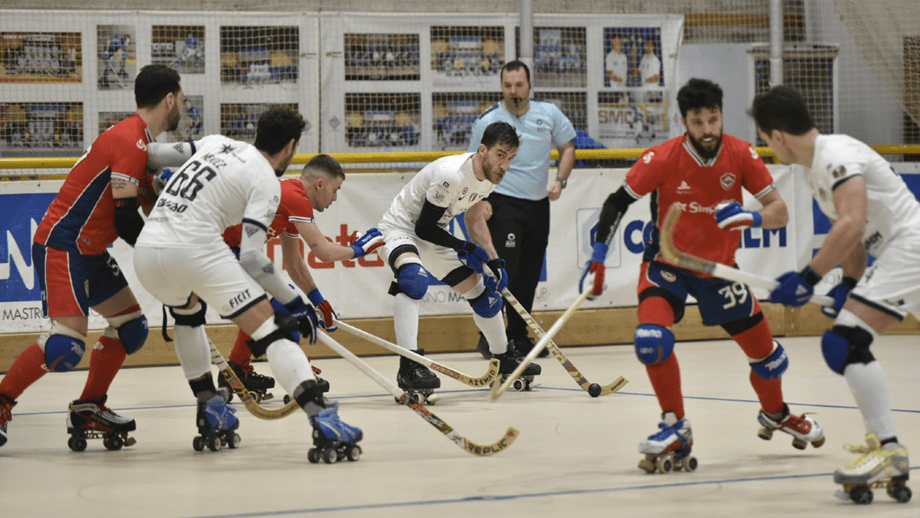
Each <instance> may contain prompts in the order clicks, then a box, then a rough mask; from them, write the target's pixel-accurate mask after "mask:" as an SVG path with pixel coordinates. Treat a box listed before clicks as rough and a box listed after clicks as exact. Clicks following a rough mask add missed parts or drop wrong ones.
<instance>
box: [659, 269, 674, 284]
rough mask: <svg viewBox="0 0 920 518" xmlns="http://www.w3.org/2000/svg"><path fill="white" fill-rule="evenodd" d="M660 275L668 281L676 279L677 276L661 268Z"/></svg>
mask: <svg viewBox="0 0 920 518" xmlns="http://www.w3.org/2000/svg"><path fill="white" fill-rule="evenodd" d="M661 277H662V278H663V279H664V280H666V281H668V282H674V281H676V280H677V276H676V275H674V274H673V273H671V272H669V271H667V270H661Z"/></svg>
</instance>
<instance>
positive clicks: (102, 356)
mask: <svg viewBox="0 0 920 518" xmlns="http://www.w3.org/2000/svg"><path fill="white" fill-rule="evenodd" d="M134 98H135V101H136V103H137V112H136V113H135V114H134V115H133V116H131V117H128V118H127V119H125V120H123V121H121V122H119V123H118V124H116V125H114V126H113V127H111V128H109V129H108V130H106V131H105V132H103V133H102V134H101V135H100V136H99V138H97V139H96V141H95V142H94V143H93V144H92V145H91V146H90V147H89V148H87V150H86V152H85V153H84V154H83V156H82V157H81V158H80V160H78V161H77V164H76V165H75V166H74V167H73V169H72V170H71V171H70V173H69V174H68V175H67V179H66V180H65V181H64V185H63V186H62V187H61V190H60V192H59V193H58V195H57V196H56V197H55V199H54V200H53V201H52V202H51V205H50V206H49V207H48V211H47V212H46V213H45V216H44V217H43V218H42V221H41V223H40V224H39V226H38V229H37V230H36V232H35V238H34V242H33V244H32V263H33V264H34V265H35V269H36V273H37V274H38V281H39V285H40V287H41V290H42V310H43V312H44V314H45V315H47V316H48V317H50V319H51V330H50V332H49V333H47V334H44V335H42V336H41V337H40V338H39V339H38V340H37V341H36V342H35V343H33V344H32V345H30V346H29V347H28V348H26V350H25V351H24V352H23V353H22V354H20V355H19V356H18V357H17V358H16V361H15V362H13V365H12V366H11V367H10V370H9V372H7V374H6V376H4V378H3V380H2V381H0V445H3V444H5V443H6V441H7V424H8V422H9V421H10V420H11V419H12V415H11V409H12V407H13V405H15V404H16V398H18V397H19V396H20V395H21V394H22V393H23V392H24V391H25V390H26V389H27V388H28V387H29V386H30V385H32V384H33V383H35V382H36V381H37V380H38V379H39V378H41V377H42V376H43V375H44V374H45V373H46V372H50V371H56V372H65V371H69V370H71V369H73V368H74V367H76V366H77V365H78V364H79V363H80V360H81V359H82V358H83V353H84V352H85V350H86V333H87V326H88V324H87V315H88V313H89V310H90V308H92V309H93V310H95V311H96V312H97V313H99V314H100V315H102V316H103V317H105V319H106V320H107V321H108V323H109V326H108V327H107V328H106V329H105V331H104V332H103V333H102V336H100V337H99V341H98V342H97V343H96V344H95V345H94V346H93V354H92V356H91V357H90V363H89V377H88V378H87V380H86V385H85V387H84V389H83V394H81V396H80V398H79V399H78V400H76V401H73V402H72V403H71V404H70V415H69V418H68V433H70V434H71V439H70V443H69V444H70V446H71V448H72V449H75V450H82V449H83V448H85V447H86V438H104V439H105V444H106V446H107V447H109V448H110V449H119V448H120V447H121V446H122V445H123V444H125V443H127V444H128V445H130V444H133V442H134V439H133V438H131V439H127V432H129V431H132V430H134V429H135V428H136V424H135V422H134V420H133V419H130V418H126V417H122V416H119V415H118V414H116V413H115V412H112V411H111V410H110V409H109V408H108V407H106V406H105V401H106V397H107V393H108V390H109V386H110V385H111V383H112V380H113V379H114V378H115V375H116V374H117V373H118V370H119V369H120V368H121V365H122V363H124V360H125V357H126V355H128V354H131V353H134V352H136V351H137V350H139V349H140V348H141V347H142V346H143V345H144V342H145V341H146V339H147V319H146V318H145V317H144V314H143V313H142V312H141V308H140V305H139V304H138V303H137V299H136V298H135V297H134V293H132V291H131V288H130V287H128V283H127V281H126V279H125V276H124V274H123V273H122V271H121V269H120V268H119V267H118V264H117V263H116V262H115V259H114V258H112V257H111V256H110V255H109V253H108V252H107V251H106V249H107V248H108V247H109V245H111V244H112V243H113V242H114V241H115V239H116V238H118V237H121V238H122V239H124V240H125V241H126V242H127V243H128V244H130V245H132V246H133V245H134V242H135V240H136V239H137V236H138V234H140V231H141V228H142V227H143V225H144V220H143V218H142V217H141V215H140V213H139V212H138V206H139V205H145V204H146V203H147V202H150V201H152V200H150V199H147V197H146V194H147V192H148V191H149V189H150V186H149V182H148V180H147V176H146V171H147V145H148V144H149V143H150V142H152V141H153V140H154V139H155V138H156V137H157V136H158V135H159V134H160V133H162V132H164V131H172V130H174V129H176V127H177V126H178V124H179V118H180V115H181V113H180V106H181V105H182V98H183V93H182V86H181V84H180V77H179V74H178V73H177V72H176V71H175V70H172V69H170V68H168V67H166V66H163V65H149V66H145V67H144V68H142V69H141V71H140V73H139V74H138V75H137V79H136V80H135V83H134ZM138 200H140V203H139V201H138ZM148 210H149V207H148ZM126 439H127V441H125V440H126Z"/></svg>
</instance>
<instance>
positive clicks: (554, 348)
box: [502, 288, 629, 397]
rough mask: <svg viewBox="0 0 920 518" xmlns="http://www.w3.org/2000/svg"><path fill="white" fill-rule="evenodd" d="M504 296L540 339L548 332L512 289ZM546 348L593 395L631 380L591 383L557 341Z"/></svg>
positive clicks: (549, 343) (611, 390)
mask: <svg viewBox="0 0 920 518" xmlns="http://www.w3.org/2000/svg"><path fill="white" fill-rule="evenodd" d="M502 296H503V297H505V300H507V301H508V304H511V307H513V308H514V310H515V311H517V313H518V315H521V318H523V319H524V322H527V326H528V327H530V329H531V330H532V331H533V332H534V334H536V335H537V338H538V339H539V338H543V336H544V335H546V332H545V331H543V328H542V327H540V324H537V321H536V320H534V319H533V317H532V316H531V315H530V313H528V312H527V310H526V309H524V306H523V305H522V304H521V303H520V302H518V299H516V298H514V295H512V294H511V291H509V290H508V288H505V289H503V290H502ZM546 348H547V349H549V352H551V353H553V356H554V357H555V358H556V360H557V361H558V362H559V363H561V364H562V366H563V367H565V370H566V372H568V373H569V376H572V379H574V380H575V382H576V383H578V386H579V387H581V388H582V390H584V391H585V392H587V393H588V394H590V395H591V397H598V396H606V395H607V394H613V393H614V392H616V391H618V390H620V389H621V388H623V387H624V386H625V385H626V384H627V383H629V380H627V379H626V378H624V377H623V376H620V377H619V378H617V379H616V380H614V382H613V383H611V384H609V385H604V386H601V385H598V384H597V383H591V382H589V381H588V380H587V379H585V377H584V376H582V374H581V372H580V371H579V370H578V369H577V368H576V367H575V366H574V365H572V362H571V361H569V359H568V358H567V357H566V356H565V354H563V353H562V350H561V349H559V346H558V345H556V343H555V342H553V341H552V340H549V341H548V342H547V343H546Z"/></svg>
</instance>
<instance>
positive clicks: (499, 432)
mask: <svg viewBox="0 0 920 518" xmlns="http://www.w3.org/2000/svg"><path fill="white" fill-rule="evenodd" d="M341 333H342V331H341V330H340V331H339V332H337V333H335V334H333V335H331V336H333V337H336V335H341ZM819 340H820V338H819V337H803V338H780V341H781V342H782V344H783V345H784V347H785V348H786V350H787V352H788V354H789V356H790V359H791V364H790V368H789V370H788V371H787V373H786V375H785V377H784V384H783V389H784V394H785V399H786V401H787V403H788V404H789V406H790V409H791V411H792V412H793V413H796V414H801V413H809V415H810V416H811V417H813V418H814V419H815V420H817V421H818V422H819V423H820V424H821V426H822V427H823V428H824V431H825V435H826V439H827V440H826V443H825V444H824V445H823V446H822V447H820V448H817V449H816V448H813V447H812V446H811V445H809V446H808V447H807V448H806V449H805V450H798V449H796V448H794V447H793V446H792V444H791V442H792V437H790V436H788V435H786V434H780V433H778V434H775V435H774V436H773V438H772V440H770V441H765V440H762V439H761V438H760V437H758V430H759V428H760V424H759V423H758V422H757V414H758V410H759V404H758V403H757V402H756V399H755V395H754V392H753V389H752V388H751V386H750V384H749V381H748V375H749V369H748V368H747V361H746V359H745V357H744V355H743V353H742V352H741V350H740V349H739V348H738V347H737V345H735V344H734V342H731V341H728V340H718V341H697V342H684V341H681V342H679V343H678V345H677V348H676V354H677V355H678V359H679V361H680V365H681V373H682V378H683V393H684V397H685V406H686V411H687V417H688V418H689V419H690V420H691V421H692V427H693V437H694V446H693V451H692V453H693V456H694V457H695V458H696V459H697V461H698V466H697V469H696V470H694V471H691V472H688V471H681V472H673V471H672V472H669V473H665V474H661V473H657V472H656V473H653V474H648V473H646V472H645V471H643V470H642V469H640V468H639V467H638V463H639V461H640V459H642V458H643V456H642V455H641V454H640V453H639V452H638V449H637V446H638V444H639V442H640V441H642V440H643V439H645V438H646V437H647V436H648V435H649V434H652V433H654V432H655V431H657V425H658V423H659V421H660V413H659V409H658V403H657V401H656V399H655V397H654V394H653V392H652V389H651V386H650V384H649V381H648V377H647V375H646V373H645V370H644V367H643V366H642V364H640V363H639V362H638V361H637V360H636V357H635V352H634V348H633V347H632V346H631V345H616V346H600V347H582V348H571V347H566V348H564V349H563V350H564V351H565V355H566V356H567V357H568V359H569V360H571V362H572V363H573V364H574V365H577V366H578V367H579V368H580V369H581V374H583V375H584V377H585V378H587V379H588V380H590V381H591V382H596V383H598V384H600V385H606V384H608V383H609V382H611V381H613V380H614V379H616V378H617V377H618V376H623V377H624V378H626V379H627V380H629V383H628V384H627V385H625V386H624V387H623V388H622V389H621V390H620V391H619V392H617V393H614V394H610V395H604V396H601V397H598V398H593V397H591V396H590V395H588V393H586V392H585V390H583V389H582V388H581V387H579V385H578V384H577V383H576V382H575V381H574V380H573V377H572V376H571V375H570V374H569V373H568V372H567V371H566V370H565V369H564V368H563V367H562V366H561V365H560V364H559V362H557V361H556V360H555V359H554V358H553V357H552V356H550V357H548V358H539V359H538V360H537V363H538V364H540V365H541V366H542V369H543V373H542V374H541V375H540V376H538V377H537V381H539V383H540V385H539V386H538V387H537V388H535V389H534V390H533V391H530V392H517V391H514V390H509V391H508V392H507V393H505V394H504V395H503V396H502V397H501V398H500V399H498V400H497V401H496V402H495V403H490V402H489V390H488V387H485V388H475V387H470V386H466V385H463V384H461V383H456V382H453V381H451V380H449V379H447V378H446V377H444V376H443V375H440V374H439V376H440V377H441V379H442V380H443V381H442V384H441V388H440V389H438V390H436V393H437V394H439V395H440V396H441V397H440V400H439V401H438V402H437V404H435V405H431V406H426V407H425V408H427V409H428V410H430V411H431V412H432V413H434V414H436V415H437V417H439V418H441V419H442V420H443V421H444V422H446V423H448V424H449V425H450V426H452V427H453V428H454V430H455V431H456V432H457V433H459V434H460V435H462V436H463V437H464V438H466V439H468V440H470V441H475V442H476V443H479V444H493V443H495V442H496V441H499V440H500V439H501V438H502V436H503V434H504V433H505V431H506V430H507V429H508V428H509V427H514V428H516V429H517V430H519V431H520V433H519V435H518V436H517V437H516V438H515V440H514V442H513V444H510V445H509V446H508V447H507V448H504V449H502V450H500V451H498V452H496V453H494V454H492V455H490V456H478V455H472V454H470V453H469V452H467V451H464V450H463V449H460V448H457V445H456V444H453V443H452V440H451V439H450V438H449V436H447V435H446V433H439V430H437V429H432V423H431V422H426V419H424V418H420V416H421V415H422V414H420V413H417V412H416V411H413V410H412V409H411V408H410V407H407V406H400V405H397V404H396V403H395V402H394V397H393V395H392V394H391V393H389V392H387V391H386V390H383V389H382V388H381V386H380V385H378V384H376V383H375V382H374V381H372V380H371V379H370V378H369V377H368V376H366V375H365V374H363V373H362V372H361V371H359V370H358V369H356V368H355V367H354V366H353V365H351V364H350V363H348V362H346V361H345V360H344V359H341V358H338V357H336V358H320V359H315V364H316V365H317V366H318V367H320V368H321V369H322V370H323V374H322V376H323V377H324V378H325V379H327V380H329V381H330V383H331V386H332V390H331V391H330V392H329V393H328V394H327V395H328V396H329V397H332V398H335V399H337V400H339V401H340V403H341V406H340V408H339V414H340V415H341V417H342V419H343V420H345V421H346V422H348V423H349V424H352V425H354V426H357V427H359V428H361V429H362V430H363V433H364V438H363V440H362V441H361V443H360V445H361V448H362V450H363V453H362V454H361V456H360V459H358V460H357V461H349V460H347V459H345V460H340V461H339V462H336V463H334V464H327V463H325V462H323V461H320V462H318V463H316V464H313V463H311V462H310V461H309V460H308V452H309V450H310V449H311V447H312V446H313V441H312V439H311V427H310V425H309V423H308V421H307V417H306V415H305V414H303V413H302V412H300V411H298V412H295V413H294V414H293V415H290V416H289V417H286V418H281V419H274V420H266V419H258V418H256V417H255V416H254V415H252V414H251V413H249V412H248V411H247V409H246V407H244V406H243V404H242V403H241V402H240V400H239V398H235V399H234V400H233V402H232V405H233V407H234V408H235V409H236V415H237V417H238V418H239V419H240V425H239V428H238V429H237V430H235V432H236V433H237V434H239V436H240V443H239V445H238V447H237V448H229V447H225V448H221V449H220V450H219V451H211V450H210V449H209V448H204V450H203V451H200V452H198V451H195V450H194V449H193V439H194V437H195V436H196V435H197V428H196V425H195V416H196V405H195V400H194V398H193V396H192V394H191V392H190V391H189V388H188V384H187V383H186V381H185V379H184V378H183V376H182V372H181V370H180V368H179V367H145V368H125V369H124V370H122V372H121V373H120V374H119V375H118V377H117V378H116V379H115V382H114V384H113V386H112V389H111V390H110V392H109V402H108V404H109V405H110V406H111V408H112V410H114V411H115V412H117V413H119V414H121V415H123V416H128V417H132V418H134V419H135V420H136V421H137V430H136V431H133V432H131V433H130V434H129V435H130V436H131V437H133V438H135V439H136V441H137V442H136V443H135V444H132V445H130V446H125V447H123V448H121V449H119V450H117V451H110V450H109V449H107V448H106V447H105V446H104V445H103V441H102V440H96V439H89V440H88V441H87V447H86V450H85V451H82V452H75V451H72V450H71V449H70V448H68V445H67V442H68V434H67V429H66V425H65V419H66V417H67V404H68V403H69V401H70V400H71V399H73V398H74V397H75V396H76V395H79V393H80V390H81V388H82V386H83V383H84V381H85V379H86V371H77V372H69V373H63V374H56V373H55V374H49V375H46V376H45V377H44V378H42V379H41V380H40V381H39V382H37V383H36V384H34V385H33V386H32V387H30V389H29V390H28V391H26V393H25V394H24V395H23V396H22V397H21V399H20V400H19V404H18V405H17V406H16V407H15V408H14V409H13V420H12V421H11V422H10V423H9V430H8V432H9V442H8V443H7V444H6V445H4V446H3V447H2V448H0V488H2V492H0V494H2V495H3V498H2V511H0V516H36V517H38V516H68V517H69V518H81V517H92V518H99V517H108V516H113V517H117V516H130V517H131V518H145V517H157V518H162V517H189V518H204V517H217V516H232V517H260V518H261V517H289V516H341V517H373V518H380V517H398V518H404V517H406V516H445V517H449V516H526V517H537V516H547V517H549V516H552V517H555V516H604V517H609V516H622V517H671V516H674V517H682V518H690V517H700V518H703V517H706V518H709V517H723V516H724V517H737V516H739V515H741V516H745V517H756V516H808V517H810V518H821V517H828V518H831V517H833V518H837V517H847V516H853V517H857V516H858V517H864V516H868V515H872V516H884V517H886V518H898V517H905V518H906V517H916V516H920V497H915V498H913V499H912V500H911V501H910V502H908V503H906V504H902V503H898V502H896V501H895V500H893V499H892V498H889V497H888V496H887V495H886V492H885V490H884V489H875V490H874V493H875V498H874V502H873V503H872V504H870V505H868V506H866V505H856V504H854V503H853V502H848V501H843V500H840V499H838V498H836V497H835V496H834V493H835V492H836V491H838V490H839V489H840V486H838V485H835V484H834V483H833V479H832V473H833V471H834V470H835V469H837V468H842V467H844V466H845V465H846V464H848V463H850V462H851V461H853V460H854V459H855V458H856V455H854V454H852V453H848V452H846V451H845V450H844V449H843V446H844V445H845V444H863V442H864V434H865V431H864V427H863V423H862V418H861V417H860V414H859V412H858V411H857V410H856V407H855V403H854V401H853V398H852V396H851V394H850V392H849V390H848V388H847V386H846V382H845V381H844V379H843V378H842V377H840V376H837V375H835V374H833V373H831V372H830V370H829V369H828V368H827V366H826V365H825V363H824V360H823V358H822V357H821V350H820V343H819ZM918 345H920V344H918V340H917V336H916V335H888V336H884V337H882V338H880V339H878V340H877V341H876V342H875V343H874V344H873V346H872V351H873V353H874V354H875V356H876V357H877V358H878V359H879V360H880V361H881V363H882V366H883V368H884V369H885V373H886V375H887V377H888V383H889V385H890V391H891V399H892V405H893V407H894V409H895V421H896V423H897V426H898V432H899V435H898V437H899V439H900V442H901V443H903V444H904V445H905V446H906V447H907V448H908V451H909V452H910V453H911V454H912V455H911V456H912V459H911V460H912V464H913V465H914V466H920V397H918V394H920V376H918V374H917V366H918V365H920V347H918ZM323 347H324V346H322V345H320V344H317V345H315V346H306V347H305V348H306V350H307V352H308V353H314V354H315V353H316V352H319V351H320V349H319V348H323ZM322 352H325V351H322ZM430 358H431V359H432V360H433V361H436V362H439V363H442V364H444V365H447V366H449V367H450V368H453V369H456V370H458V371H462V372H464V373H468V374H469V375H471V376H479V375H481V374H483V373H485V372H486V371H487V370H488V368H489V364H488V362H487V361H485V360H483V359H482V358H481V357H480V355H479V353H477V352H476V351H475V350H474V351H470V352H464V353H451V354H431V355H430ZM364 359H365V360H366V361H367V362H368V363H369V364H370V366H371V367H373V368H374V369H376V370H377V371H378V372H380V373H382V374H383V375H384V376H386V377H387V378H388V379H389V380H390V381H393V382H394V383H395V376H396V370H397V366H398V364H399V358H398V357H397V356H395V355H391V354H388V355H387V356H377V357H370V358H364ZM254 366H255V368H256V370H257V371H258V372H260V373H263V374H267V375H271V370H270V367H269V366H268V364H267V363H265V362H256V363H254ZM214 374H215V379H216V376H217V375H218V374H217V370H216V368H215V369H214ZM280 390H281V389H280V388H276V389H274V392H275V398H274V399H272V400H269V401H263V402H262V403H261V404H262V405H264V406H265V407H266V408H271V409H278V408H281V407H282V406H283V404H284V403H283V401H282V399H283V394H282V393H280V392H279V391H280ZM910 474H911V480H910V481H909V482H908V484H907V485H908V487H911V488H912V489H914V490H915V491H916V490H917V488H920V484H918V483H917V482H916V481H917V480H918V478H920V473H918V469H917V468H916V467H914V468H913V469H912V470H911V472H910Z"/></svg>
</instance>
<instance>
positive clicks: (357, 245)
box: [311, 228, 384, 300]
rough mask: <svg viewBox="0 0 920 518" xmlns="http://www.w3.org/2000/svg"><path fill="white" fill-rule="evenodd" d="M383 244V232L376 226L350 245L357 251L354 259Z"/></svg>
mask: <svg viewBox="0 0 920 518" xmlns="http://www.w3.org/2000/svg"><path fill="white" fill-rule="evenodd" d="M383 245H384V242H383V234H381V233H380V231H379V230H377V229H376V228H372V229H370V230H368V231H367V232H365V233H364V235H363V236H361V237H358V238H357V239H356V240H355V242H354V243H352V244H351V245H349V246H351V249H352V250H354V251H355V257H354V259H357V258H359V257H364V256H365V255H367V254H369V253H372V252H373V251H374V250H377V249H378V248H380V247H381V246H383ZM311 300H312V299H311Z"/></svg>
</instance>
